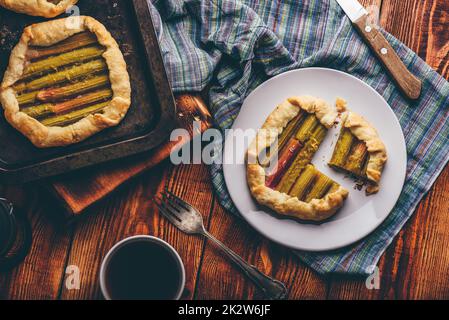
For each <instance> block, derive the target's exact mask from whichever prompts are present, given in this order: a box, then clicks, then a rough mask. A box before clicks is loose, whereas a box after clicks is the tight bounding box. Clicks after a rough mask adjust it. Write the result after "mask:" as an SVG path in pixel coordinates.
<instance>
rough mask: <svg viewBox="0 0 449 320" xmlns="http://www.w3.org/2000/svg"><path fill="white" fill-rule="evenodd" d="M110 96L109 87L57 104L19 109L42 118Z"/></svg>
mask: <svg viewBox="0 0 449 320" xmlns="http://www.w3.org/2000/svg"><path fill="white" fill-rule="evenodd" d="M111 97H112V90H111V89H104V90H99V91H95V92H91V93H88V94H86V95H83V96H80V97H77V98H75V99H72V100H68V101H64V102H61V103H57V104H52V103H46V104H41V105H38V106H32V107H28V108H24V109H22V110H21V111H22V112H24V113H26V114H27V115H29V116H30V117H33V118H42V117H45V116H48V115H51V114H59V113H64V112H67V111H70V110H73V109H76V108H80V107H83V106H87V105H90V104H92V103H95V102H99V101H104V100H108V99H110V98H111Z"/></svg>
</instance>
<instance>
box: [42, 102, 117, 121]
mask: <svg viewBox="0 0 449 320" xmlns="http://www.w3.org/2000/svg"><path fill="white" fill-rule="evenodd" d="M109 104H110V102H109V101H107V102H102V103H99V104H96V105H93V106H90V107H87V108H85V109H80V110H75V111H72V112H70V113H66V114H63V115H58V116H54V117H50V118H46V119H44V120H42V121H41V123H42V124H43V125H44V126H48V127H53V126H58V127H63V126H67V125H69V124H72V123H74V122H77V121H79V120H81V119H83V118H85V117H87V116H89V115H91V114H95V113H101V112H102V111H103V109H104V108H106V107H107V106H108V105H109Z"/></svg>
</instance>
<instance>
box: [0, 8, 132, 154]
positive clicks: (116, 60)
mask: <svg viewBox="0 0 449 320" xmlns="http://www.w3.org/2000/svg"><path fill="white" fill-rule="evenodd" d="M0 102H1V104H2V106H3V108H4V110H5V117H6V119H7V120H8V122H9V123H10V124H11V125H12V126H13V127H15V128H16V129H17V130H19V131H20V132H22V133H23V134H24V135H25V136H26V137H27V138H29V139H30V140H31V142H32V143H33V144H34V145H35V146H37V147H41V148H43V147H55V146H65V145H69V144H72V143H76V142H79V141H82V140H84V139H87V138H88V137H90V136H92V135H93V134H95V133H97V132H99V131H100V130H103V129H105V128H107V127H111V126H115V125H117V124H119V123H120V121H121V120H122V119H123V118H124V116H125V115H126V113H127V111H128V108H129V106H130V104H131V86H130V81H129V76H128V72H127V70H126V63H125V60H124V58H123V55H122V53H121V52H120V49H119V47H118V45H117V43H116V42H115V40H114V39H113V38H112V37H111V35H110V33H109V32H108V31H107V30H106V28H105V27H104V26H103V25H102V24H101V23H100V22H98V21H97V20H95V19H93V18H91V17H84V16H81V17H79V25H77V26H74V25H73V23H67V19H60V20H53V21H49V22H44V23H40V24H35V25H32V26H29V27H27V28H26V29H25V30H24V33H23V35H22V37H21V39H20V42H19V43H18V44H17V46H16V47H15V48H14V50H13V51H12V54H11V58H10V61H9V66H8V69H7V71H6V73H5V76H4V79H3V83H2V84H1V88H0Z"/></svg>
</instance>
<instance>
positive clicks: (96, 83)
mask: <svg viewBox="0 0 449 320" xmlns="http://www.w3.org/2000/svg"><path fill="white" fill-rule="evenodd" d="M106 85H109V76H108V75H106V74H104V75H98V76H94V77H91V78H88V79H85V80H83V81H80V82H76V83H73V84H69V85H67V86H64V87H60V88H50V89H45V90H41V91H38V92H35V94H36V97H35V99H38V100H40V101H43V102H50V101H56V100H60V99H66V98H69V97H71V96H74V95H77V94H82V93H85V92H87V91H90V90H93V89H96V88H100V87H104V86H106ZM20 98H21V97H20V96H19V98H18V100H19V103H21V99H20ZM33 101H34V100H33Z"/></svg>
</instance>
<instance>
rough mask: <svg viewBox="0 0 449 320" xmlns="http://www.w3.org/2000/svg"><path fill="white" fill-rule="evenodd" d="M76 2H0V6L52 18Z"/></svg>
mask: <svg viewBox="0 0 449 320" xmlns="http://www.w3.org/2000/svg"><path fill="white" fill-rule="evenodd" d="M77 2H78V0H0V6H2V7H5V8H6V9H9V10H12V11H15V12H18V13H25V14H28V15H31V16H41V17H45V18H54V17H56V16H59V15H60V14H62V13H64V12H65V11H66V10H67V9H68V8H70V7H72V6H73V5H74V4H76V3H77Z"/></svg>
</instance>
